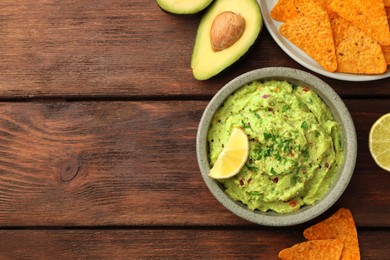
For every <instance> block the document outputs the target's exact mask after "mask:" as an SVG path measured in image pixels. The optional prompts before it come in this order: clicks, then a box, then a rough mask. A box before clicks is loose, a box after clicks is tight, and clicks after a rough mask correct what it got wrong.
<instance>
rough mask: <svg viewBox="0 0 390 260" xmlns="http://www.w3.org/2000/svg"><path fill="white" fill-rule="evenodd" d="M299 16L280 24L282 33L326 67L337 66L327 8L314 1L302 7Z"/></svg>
mask: <svg viewBox="0 0 390 260" xmlns="http://www.w3.org/2000/svg"><path fill="white" fill-rule="evenodd" d="M299 11H300V12H299V13H298V15H297V17H295V18H294V19H292V20H290V21H287V22H286V23H284V24H282V25H281V26H280V29H279V30H280V33H281V34H282V35H283V36H284V37H286V38H287V39H288V40H290V41H291V42H292V43H293V44H295V45H296V46H297V47H299V48H300V49H302V50H303V51H304V52H306V53H307V54H308V55H309V56H310V57H312V58H313V59H314V60H316V61H317V62H318V63H319V64H320V65H321V66H322V67H323V68H324V69H326V70H328V71H330V72H333V71H335V70H336V68H337V62H336V54H335V48H334V43H333V35H332V28H331V27H330V21H329V17H328V14H327V12H326V10H325V9H324V8H323V7H322V6H321V5H318V4H316V3H315V2H314V1H312V2H310V1H308V3H307V4H305V5H304V7H300V9H299Z"/></svg>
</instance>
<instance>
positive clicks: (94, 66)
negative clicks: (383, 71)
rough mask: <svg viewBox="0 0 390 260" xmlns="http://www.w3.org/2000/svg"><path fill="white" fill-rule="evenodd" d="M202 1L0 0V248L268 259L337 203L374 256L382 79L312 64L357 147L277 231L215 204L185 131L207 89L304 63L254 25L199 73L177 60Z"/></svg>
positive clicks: (186, 48) (380, 192) (88, 255)
mask: <svg viewBox="0 0 390 260" xmlns="http://www.w3.org/2000/svg"><path fill="white" fill-rule="evenodd" d="M202 14H203V13H200V14H197V15H191V16H175V15H168V14H167V13H164V12H162V11H161V10H160V9H159V7H158V6H157V4H156V2H155V1H154V0H149V1H141V0H130V1H125V0H110V1H109V0H84V1H76V0H62V1H58V0H35V1H31V0H20V1H14V0H1V1H0V241H1V243H0V259H267V260H268V259H277V253H278V252H279V251H280V250H281V249H283V248H285V247H288V246H291V245H292V244H294V243H298V242H301V241H304V239H303V236H302V232H303V229H304V228H306V227H307V226H309V225H311V224H314V223H316V222H318V221H320V220H322V219H325V218H326V217H328V216H330V215H331V214H332V213H333V212H335V211H336V210H337V209H338V208H339V207H346V208H349V209H351V211H352V213H353V216H354V218H355V221H356V224H357V227H358V234H359V242H360V248H361V254H362V258H363V259H386V258H388V256H389V255H390V245H389V243H388V241H389V239H390V208H389V206H388V205H390V193H389V187H390V175H389V174H388V173H386V172H385V171H384V170H382V169H380V168H379V167H378V166H376V164H375V163H374V161H373V160H372V158H371V156H370V154H369V150H368V133H369V130H370V127H371V125H372V124H373V123H374V122H375V120H376V119H377V118H379V117H380V116H381V115H383V114H384V113H387V112H390V100H389V99H390V80H389V79H388V78H387V79H382V80H377V81H371V82H346V81H340V80H335V79H330V78H326V77H324V76H321V75H317V74H315V73H313V74H315V75H317V76H319V77H320V78H321V79H323V80H324V81H325V82H327V83H328V84H329V85H330V86H332V87H333V88H334V89H335V90H336V92H337V93H338V94H339V95H340V96H341V97H342V98H343V100H344V102H345V103H346V105H347V107H348V108H349V110H350V112H351V114H352V117H353V119H354V122H355V126H356V131H357V137H358V158H357V164H356V168H355V171H354V175H353V178H352V180H351V182H350V184H349V186H348V188H347V190H346V191H345V193H344V194H343V196H342V197H341V198H340V199H339V200H338V201H337V203H336V204H335V205H334V206H333V207H332V208H331V209H329V210H328V211H327V212H325V213H324V214H322V215H321V216H320V217H318V218H317V219H315V220H313V221H311V222H309V223H306V224H302V225H298V226H294V227H290V228H269V227H263V226H259V225H254V224H251V223H249V222H247V221H245V220H242V219H240V218H238V217H236V216H235V215H233V214H232V213H230V212H229V211H228V210H226V209H225V208H224V207H223V206H221V205H220V203H219V202H218V201H217V200H216V199H215V198H214V197H213V196H212V194H211V193H210V192H209V191H208V189H207V187H206V185H205V184H204V182H203V179H202V177H201V174H200V172H199V169H198V166H197V161H196V152H195V138H196V131H197V128H198V123H199V120H200V118H201V116H202V113H203V110H204V108H205V107H206V105H207V103H208V101H209V100H210V99H211V97H212V96H213V95H214V94H215V93H216V92H217V91H218V90H219V89H220V88H221V87H222V86H223V85H224V84H226V83H227V82H229V81H230V80H231V79H233V78H234V77H236V76H238V75H240V74H242V73H244V72H247V71H250V70H253V69H257V68H263V67H270V66H285V67H292V68H297V69H302V70H305V71H308V70H307V69H306V68H304V67H302V66H301V65H299V64H298V63H297V62H295V61H294V60H293V59H291V58H290V57H289V56H288V55H287V54H286V53H284V51H283V50H282V49H281V48H280V47H279V46H278V45H277V44H276V43H275V41H274V40H273V39H272V37H271V35H270V34H269V32H268V31H267V29H266V28H265V27H264V28H263V30H262V32H261V34H260V36H259V39H258V40H257V42H256V43H255V45H254V46H253V48H252V49H251V50H250V52H249V53H247V54H246V55H245V57H244V58H242V59H241V60H240V61H239V62H237V63H236V64H235V65H233V66H232V67H230V68H229V69H227V70H226V71H224V72H222V73H221V74H219V75H217V76H215V77H214V78H212V79H210V80H207V81H197V80H195V79H194V78H193V76H192V72H191V68H190V60H191V54H192V48H193V43H194V39H195V35H196V30H197V27H198V24H199V21H200V19H201V16H202Z"/></svg>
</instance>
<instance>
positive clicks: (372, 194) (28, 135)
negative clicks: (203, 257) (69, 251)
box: [0, 99, 390, 227]
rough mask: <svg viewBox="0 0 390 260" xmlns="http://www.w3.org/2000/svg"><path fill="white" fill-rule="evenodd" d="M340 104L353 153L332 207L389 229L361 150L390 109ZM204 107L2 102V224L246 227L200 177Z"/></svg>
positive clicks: (383, 194) (373, 172)
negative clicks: (353, 140) (350, 126)
mask: <svg viewBox="0 0 390 260" xmlns="http://www.w3.org/2000/svg"><path fill="white" fill-rule="evenodd" d="M346 104H347V106H348V107H349V109H350V111H351V113H352V116H353V118H354V120H355V124H356V129H357V133H358V149H359V152H358V161H357V165H356V170H355V173H354V176H353V179H352V181H351V183H350V185H349V187H348V189H347V191H346V192H345V194H344V195H343V196H342V198H341V199H340V200H339V201H338V202H337V204H336V205H335V208H337V207H347V208H350V209H351V210H352V212H353V214H354V216H355V219H356V223H357V224H358V225H359V226H361V227H366V226H379V227H390V209H389V207H388V205H389V204H390V193H389V192H388V189H389V187H390V178H389V175H388V174H387V173H386V172H385V171H384V170H381V169H380V168H379V167H377V166H376V165H375V163H374V162H373V160H372V159H371V157H370V155H369V152H368V147H367V137H368V131H369V128H370V126H371V124H372V123H373V122H374V121H375V119H376V118H378V117H379V116H380V115H381V114H384V113H386V112H388V108H389V106H388V104H389V102H388V100H386V99H378V100H346ZM373 104H375V106H373ZM206 105H207V102H206V101H153V102H55V103H39V102H26V103H18V102H9V103H7V102H5V103H0V111H1V113H0V226H2V227H11V226H95V225H96V226H111V225H130V226H135V225H140V226H147V225H161V226H165V225H168V226H172V225H178V226H186V225H192V226H194V225H195V226H197V225H200V226H202V225H206V226H215V225H250V224H249V223H247V222H246V221H244V220H241V219H239V218H238V217H236V216H234V215H232V214H231V213H230V212H229V211H227V210H225V209H224V208H223V207H222V206H221V205H220V204H219V203H218V202H217V201H216V200H215V199H214V197H213V196H212V195H211V193H210V192H209V191H208V189H207V187H206V185H205V184H204V182H203V180H202V178H201V175H200V173H199V169H198V166H197V162H196V154H195V136H196V130H197V126H198V122H199V119H200V117H201V114H202V111H203V109H204V108H205V106H206ZM335 208H334V209H335ZM327 214H330V211H329V212H328V213H327ZM215 216H218V218H216V217H215ZM324 216H325V215H324Z"/></svg>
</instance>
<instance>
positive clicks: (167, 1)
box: [156, 0, 213, 14]
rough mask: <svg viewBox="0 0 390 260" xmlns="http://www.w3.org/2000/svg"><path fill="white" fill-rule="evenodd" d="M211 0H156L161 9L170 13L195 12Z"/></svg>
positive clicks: (207, 4) (203, 7)
mask: <svg viewBox="0 0 390 260" xmlns="http://www.w3.org/2000/svg"><path fill="white" fill-rule="evenodd" d="M212 1H213V0H196V1H194V0H156V2H157V4H158V5H159V6H160V8H161V9H163V10H164V11H166V12H168V13H172V14H195V13H198V12H200V11H202V10H203V9H205V8H206V7H207V6H209V5H210V3H211V2H212Z"/></svg>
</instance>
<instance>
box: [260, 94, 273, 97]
mask: <svg viewBox="0 0 390 260" xmlns="http://www.w3.org/2000/svg"><path fill="white" fill-rule="evenodd" d="M270 96H271V95H269V94H265V95H263V96H262V98H269V97H270Z"/></svg>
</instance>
